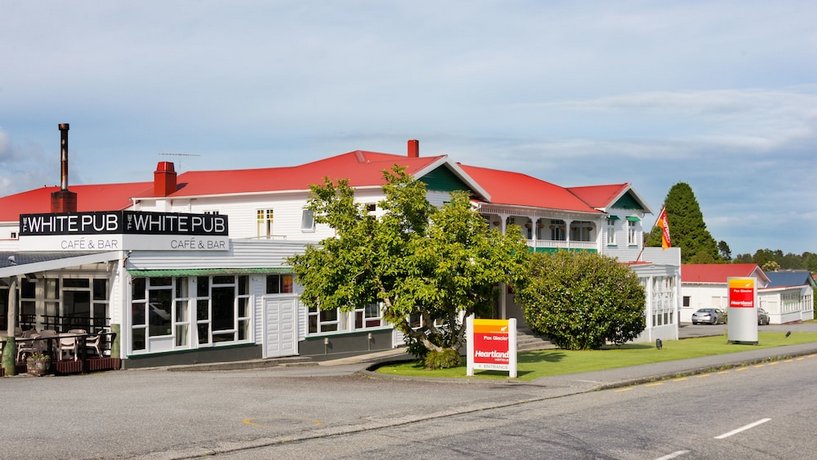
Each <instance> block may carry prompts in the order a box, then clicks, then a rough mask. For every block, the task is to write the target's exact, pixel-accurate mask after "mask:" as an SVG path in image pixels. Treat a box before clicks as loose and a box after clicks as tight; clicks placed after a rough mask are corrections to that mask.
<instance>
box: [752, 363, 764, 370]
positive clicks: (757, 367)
mask: <svg viewBox="0 0 817 460" xmlns="http://www.w3.org/2000/svg"><path fill="white" fill-rule="evenodd" d="M752 367H754V368H755V369H760V368H761V367H766V365H765V364H755V365H754V366H752Z"/></svg>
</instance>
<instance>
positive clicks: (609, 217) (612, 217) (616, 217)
mask: <svg viewBox="0 0 817 460" xmlns="http://www.w3.org/2000/svg"><path fill="white" fill-rule="evenodd" d="M607 220H621V217H618V216H607Z"/></svg>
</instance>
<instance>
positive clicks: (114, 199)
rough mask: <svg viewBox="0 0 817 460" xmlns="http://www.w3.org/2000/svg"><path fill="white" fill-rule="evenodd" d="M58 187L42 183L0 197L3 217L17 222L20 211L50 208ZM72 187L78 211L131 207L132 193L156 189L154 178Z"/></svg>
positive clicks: (5, 219) (42, 211)
mask: <svg viewBox="0 0 817 460" xmlns="http://www.w3.org/2000/svg"><path fill="white" fill-rule="evenodd" d="M59 189H60V188H59V187H58V186H51V187H42V188H36V189H34V190H29V191H27V192H21V193H17V194H14V195H8V196H4V197H0V221H2V222H16V221H18V220H19V219H20V214H36V213H48V212H51V193H52V192H56V191H59ZM69 189H70V190H71V191H72V192H74V193H76V194H77V211H79V212H87V211H115V210H119V209H125V208H127V207H129V206H130V205H131V200H130V198H131V197H132V196H136V195H138V194H140V193H143V192H146V190H149V191H150V193H153V182H130V183H125V184H96V185H72V186H70V187H69Z"/></svg>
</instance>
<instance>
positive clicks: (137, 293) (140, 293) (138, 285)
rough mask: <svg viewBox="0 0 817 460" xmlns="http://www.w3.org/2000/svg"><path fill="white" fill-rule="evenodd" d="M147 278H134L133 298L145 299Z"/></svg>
mask: <svg viewBox="0 0 817 460" xmlns="http://www.w3.org/2000/svg"><path fill="white" fill-rule="evenodd" d="M145 280H146V278H134V279H133V300H145V285H146V284H145Z"/></svg>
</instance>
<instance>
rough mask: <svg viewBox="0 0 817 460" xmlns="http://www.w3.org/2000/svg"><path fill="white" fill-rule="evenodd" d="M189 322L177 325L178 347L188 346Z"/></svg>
mask: <svg viewBox="0 0 817 460" xmlns="http://www.w3.org/2000/svg"><path fill="white" fill-rule="evenodd" d="M188 327H189V326H188V325H187V324H179V325H177V326H176V346H177V347H184V346H187V330H188Z"/></svg>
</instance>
